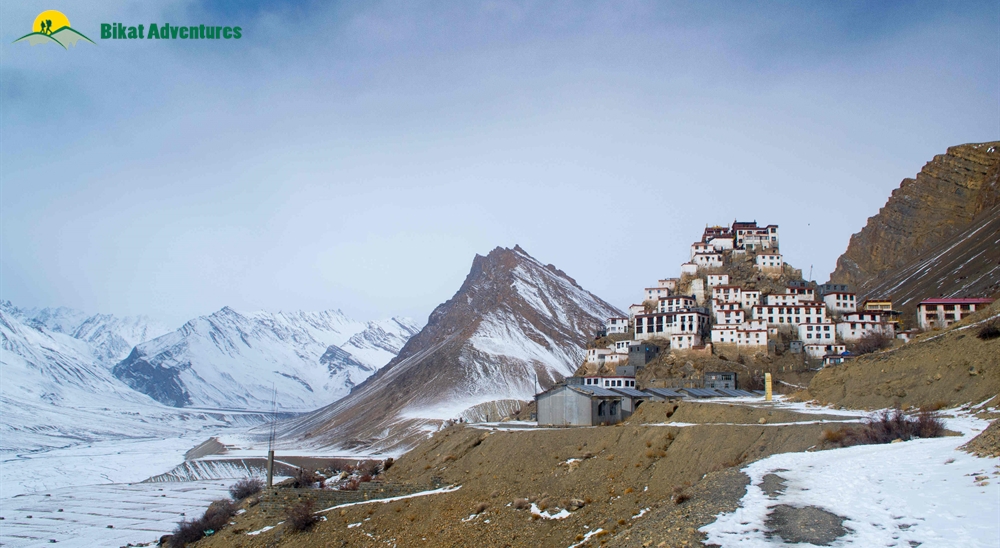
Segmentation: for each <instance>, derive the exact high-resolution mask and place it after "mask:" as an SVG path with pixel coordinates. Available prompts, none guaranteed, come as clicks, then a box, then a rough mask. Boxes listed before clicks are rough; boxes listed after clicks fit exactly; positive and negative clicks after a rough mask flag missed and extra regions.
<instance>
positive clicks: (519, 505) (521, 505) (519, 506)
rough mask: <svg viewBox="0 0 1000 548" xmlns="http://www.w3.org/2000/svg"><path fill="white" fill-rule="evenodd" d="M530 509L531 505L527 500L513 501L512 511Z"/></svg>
mask: <svg viewBox="0 0 1000 548" xmlns="http://www.w3.org/2000/svg"><path fill="white" fill-rule="evenodd" d="M528 508H531V503H530V502H528V499H514V509H515V510H527V509H528Z"/></svg>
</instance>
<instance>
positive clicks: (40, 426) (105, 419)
mask: <svg viewBox="0 0 1000 548" xmlns="http://www.w3.org/2000/svg"><path fill="white" fill-rule="evenodd" d="M0 346H2V351H0V413H2V417H3V421H2V423H0V452H4V453H6V452H14V451H38V450H42V449H46V448H53V447H67V446H71V445H76V444H80V443H87V442H91V441H95V440H106V439H122V438H148V437H168V436H177V435H180V434H181V433H183V432H191V431H198V430H200V429H202V428H204V427H209V426H211V427H215V428H219V427H224V426H227V425H230V424H239V425H242V426H248V425H252V424H257V423H259V422H262V421H263V420H265V417H263V416H240V417H239V418H234V417H233V414H232V413H230V414H223V413H216V414H213V415H211V416H210V415H208V414H206V413H204V412H186V413H180V412H178V411H177V410H176V409H172V408H168V407H165V406H163V405H161V404H159V403H157V402H155V401H153V400H152V399H150V398H149V397H148V396H146V395H144V394H140V393H138V392H136V391H135V390H132V389H131V388H129V387H128V386H126V385H125V384H124V383H122V382H121V381H119V380H118V379H116V378H115V377H114V376H112V375H111V372H110V371H108V369H107V368H106V367H105V366H103V365H101V364H99V363H97V361H96V360H94V359H93V356H92V354H91V348H90V347H89V346H88V345H87V343H85V342H84V341H81V340H79V339H74V338H73V337H70V336H68V335H64V334H62V333H52V332H49V331H47V330H46V329H45V328H44V327H33V326H29V325H26V324H24V323H22V322H20V321H19V320H18V319H16V318H14V317H12V316H11V315H9V314H7V313H6V312H5V311H3V310H0Z"/></svg>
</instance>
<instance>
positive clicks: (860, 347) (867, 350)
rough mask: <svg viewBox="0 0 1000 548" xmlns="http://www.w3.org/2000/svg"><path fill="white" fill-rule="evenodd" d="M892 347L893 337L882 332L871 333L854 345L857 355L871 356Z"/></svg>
mask: <svg viewBox="0 0 1000 548" xmlns="http://www.w3.org/2000/svg"><path fill="white" fill-rule="evenodd" d="M890 346H892V336H890V335H889V334H888V333H883V332H882V331H869V332H868V333H865V335H864V336H863V337H861V339H860V340H859V341H858V342H857V344H855V345H854V353H855V354H859V355H860V354H871V353H872V352H878V351H879V350H885V349H886V348H889V347H890Z"/></svg>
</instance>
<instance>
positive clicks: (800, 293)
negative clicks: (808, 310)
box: [785, 282, 816, 303]
mask: <svg viewBox="0 0 1000 548" xmlns="http://www.w3.org/2000/svg"><path fill="white" fill-rule="evenodd" d="M785 293H787V294H789V295H796V296H797V297H798V298H799V302H800V303H802V302H813V301H815V300H816V289H815V288H814V287H812V286H809V285H806V284H804V283H795V282H792V283H791V284H789V285H788V287H786V288H785Z"/></svg>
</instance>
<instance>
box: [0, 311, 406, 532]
mask: <svg viewBox="0 0 1000 548" xmlns="http://www.w3.org/2000/svg"><path fill="white" fill-rule="evenodd" d="M417 330H418V326H417V325H416V324H415V323H414V322H412V321H411V320H408V319H405V318H392V319H387V320H379V321H372V322H360V321H356V320H351V319H349V318H347V317H346V316H344V315H343V314H342V313H340V312H339V311H327V312H315V313H314V312H294V313H269V312H255V313H249V314H242V313H239V312H236V311H234V310H232V309H229V308H224V309H222V310H220V311H219V312H216V313H215V314H212V315H209V316H202V317H199V318H196V319H194V320H192V321H190V322H188V323H186V324H185V325H184V326H182V327H181V328H180V329H177V330H175V331H171V330H170V329H168V328H166V327H164V326H162V325H160V324H157V323H156V322H153V321H151V320H149V319H148V318H145V317H128V318H118V317H115V316H112V315H107V314H96V315H87V314H84V313H81V312H78V311H74V310H72V309H68V308H44V309H23V308H18V307H16V306H14V305H13V304H11V303H9V302H4V303H0V417H2V420H0V517H2V518H3V520H2V521H0V544H2V545H4V546H34V545H39V544H48V543H50V542H51V541H52V540H55V541H57V542H59V543H60V544H61V545H70V546H104V545H116V546H117V545H124V544H126V543H129V542H131V543H139V542H143V543H145V542H153V541H156V540H157V539H158V538H159V536H160V535H162V534H164V533H167V532H169V531H170V530H172V529H173V528H174V526H175V525H176V524H177V522H178V521H180V520H181V519H182V517H183V516H185V515H188V516H190V515H198V514H200V512H202V511H203V510H204V508H205V506H206V505H207V504H208V503H209V502H210V501H211V500H215V499H218V498H224V497H225V490H226V489H227V488H228V485H229V484H230V483H231V482H232V481H235V477H236V476H237V474H236V473H235V472H233V471H232V470H230V471H229V472H231V473H214V474H212V473H209V474H203V476H205V477H200V476H198V477H195V478H194V479H195V481H181V482H176V481H170V482H165V483H163V482H161V483H142V482H144V480H147V479H149V478H151V477H154V476H158V475H162V474H166V473H169V472H170V471H171V470H174V469H175V468H177V467H178V466H179V465H181V464H182V463H184V462H185V453H186V452H187V451H189V450H190V449H192V448H193V447H195V446H197V445H198V444H200V443H202V442H204V441H205V440H207V439H208V438H210V437H225V438H227V439H236V440H240V441H241V447H242V452H243V453H244V454H246V455H251V454H252V455H254V456H257V457H260V456H262V455H263V454H264V453H261V452H260V451H258V449H259V448H257V447H255V445H254V440H253V439H252V436H248V435H247V434H246V431H247V430H248V429H249V428H250V427H253V426H256V425H260V424H262V423H264V422H267V421H269V420H271V418H272V415H271V413H270V409H269V408H270V403H271V402H270V400H271V394H272V390H273V391H274V392H276V403H277V406H278V407H279V409H278V411H279V417H287V416H289V410H290V409H294V410H308V409H311V408H313V407H318V406H320V405H324V404H328V403H330V402H332V401H335V400H336V399H338V398H340V397H343V396H344V395H346V394H347V393H348V392H349V391H350V389H351V387H353V386H354V385H355V384H356V383H360V382H362V381H363V380H364V379H366V378H367V377H368V376H369V375H371V374H373V373H374V372H376V371H377V370H378V369H379V368H380V367H382V366H383V365H385V364H386V363H387V362H388V361H389V360H390V359H391V358H392V357H394V356H395V354H396V353H397V352H398V351H399V349H400V348H401V347H402V346H403V345H404V344H405V343H406V341H407V340H408V339H409V337H410V336H412V335H413V334H414V333H416V331H417ZM129 356H138V357H139V358H141V361H143V362H144V363H146V364H154V365H153V367H154V368H156V369H159V370H161V371H163V372H167V373H168V376H170V374H172V373H176V378H178V379H180V381H181V384H180V387H181V389H182V390H183V391H184V393H186V394H188V395H189V398H188V400H187V401H184V402H170V401H163V400H164V398H157V397H156V396H157V395H158V394H160V393H158V392H156V390H143V389H144V388H150V387H148V386H142V385H141V384H139V383H136V382H130V381H134V380H135V378H136V376H135V375H132V376H129V375H126V374H123V373H122V371H123V370H124V371H130V369H129V367H128V363H127V362H128V360H127V358H128V357H129ZM135 361H136V360H133V362H132V363H134V362H135ZM122 364H125V365H122ZM116 369H118V370H119V371H117V372H116ZM131 371H133V372H134V370H131ZM169 403H177V404H183V405H182V406H179V405H168V404H169ZM258 453H260V454H258ZM214 469H215V470H217V471H218V470H223V469H226V468H225V467H221V468H220V467H215V468H214ZM226 470H228V469H226ZM233 470H235V468H233ZM244 472H245V470H244V471H242V472H241V474H242V473H244ZM206 478H207V479H206ZM189 479H190V478H189ZM29 516H30V517H29Z"/></svg>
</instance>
